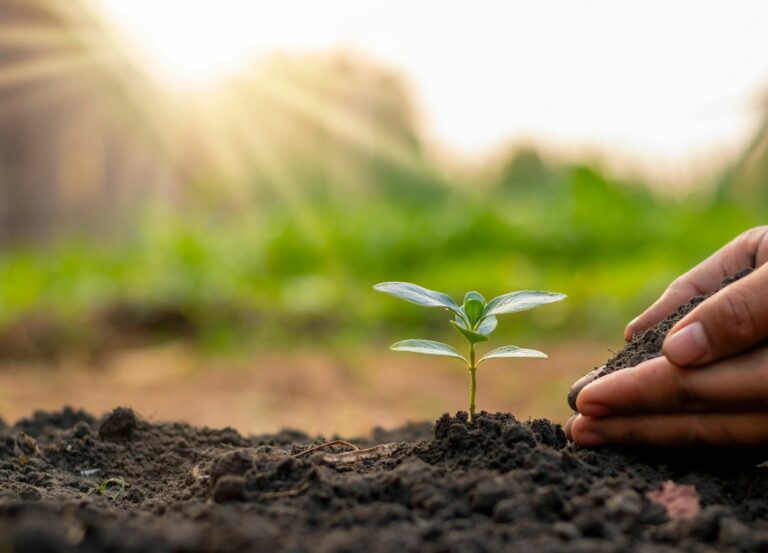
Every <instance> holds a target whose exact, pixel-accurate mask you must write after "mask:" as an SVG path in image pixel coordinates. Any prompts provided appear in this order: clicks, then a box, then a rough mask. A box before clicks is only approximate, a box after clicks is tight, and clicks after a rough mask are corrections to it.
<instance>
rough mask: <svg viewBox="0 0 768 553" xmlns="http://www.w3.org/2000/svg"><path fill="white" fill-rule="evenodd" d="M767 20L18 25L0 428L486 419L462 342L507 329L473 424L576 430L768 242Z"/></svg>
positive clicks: (628, 15) (387, 8)
mask: <svg viewBox="0 0 768 553" xmlns="http://www.w3.org/2000/svg"><path fill="white" fill-rule="evenodd" d="M766 28H768V5H766V4H765V3H763V2H759V1H744V2H739V3H737V4H733V3H727V2H701V1H696V2H694V1H690V2H675V3H672V4H670V3H668V2H660V1H658V2H657V1H651V2H643V3H641V4H638V3H630V2H614V1H610V0H600V1H585V2H578V3H574V2H569V1H567V0H548V1H544V2H542V1H536V2H534V1H532V0H531V1H517V2H491V1H485V0H475V1H473V2H467V1H460V2H451V3H445V2H437V1H433V0H422V1H420V2H406V1H404V0H371V1H367V2H356V1H353V0H337V1H331V0H322V1H318V0H294V1H287V0H286V1H284V2H265V1H261V0H258V1H253V0H250V1H246V0H242V1H234V0H217V1H215V2H214V1H212V0H211V1H209V0H199V1H197V2H185V1H183V0H178V1H177V0H152V1H150V0H67V1H66V2H64V1H61V0H0V417H3V418H5V419H6V420H8V421H11V420H14V419H16V418H18V417H21V416H26V415H28V414H30V413H31V412H32V411H33V410H35V409H38V408H48V409H50V408H59V407H61V406H62V405H65V404H71V405H75V406H77V407H84V408H87V409H90V410H93V411H95V412H101V411H104V410H106V409H109V408H112V407H114V406H116V405H131V406H133V407H134V408H136V409H137V410H138V411H139V412H140V413H141V414H142V415H143V416H145V417H147V418H152V419H156V420H179V419H182V420H187V421H190V422H193V423H195V424H208V425H215V426H226V425H231V426H234V427H236V428H238V429H239V430H242V431H244V432H262V431H271V430H276V429H278V428H280V427H283V426H292V427H298V428H302V429H304V430H307V431H310V432H322V433H326V434H332V433H334V432H340V433H344V434H346V435H350V434H356V433H357V434H359V433H364V432H367V431H368V430H369V429H370V428H371V427H373V426H375V425H381V426H385V427H387V426H394V425H397V424H400V423H403V422H405V421H407V420H424V419H433V418H436V417H437V416H439V415H440V414H441V413H443V412H444V411H449V410H450V411H455V410H458V409H466V405H467V395H468V376H467V374H466V371H465V370H464V369H462V367H461V366H459V365H458V364H454V363H452V361H451V360H441V359H437V358H424V357H419V356H415V355H413V356H412V355H409V354H402V353H393V352H390V351H388V350H387V346H388V345H389V344H390V343H392V342H394V341H397V340H400V339H404V338H430V339H440V340H445V341H449V342H451V343H454V344H456V345H458V344H460V338H459V337H458V335H454V334H452V329H451V328H450V327H449V326H448V325H447V317H446V315H445V313H444V312H440V311H437V310H425V309H423V308H419V307H416V306H413V305H410V304H407V303H404V302H401V301H398V300H396V299H394V298H390V297H388V296H383V295H381V294H376V293H375V292H373V291H372V289H371V285H373V284H374V283H376V282H379V281H383V280H407V281H412V282H416V283H419V284H421V285H423V286H426V287H428V288H432V289H437V290H440V291H444V292H446V293H449V294H451V295H453V296H454V297H455V298H456V299H460V298H461V297H462V296H463V294H464V292H465V291H467V290H479V291H481V292H482V293H484V294H485V295H486V297H492V296H494V295H497V294H501V293H504V292H507V291H510V290H516V289H545V290H553V291H558V292H563V293H565V294H568V296H569V299H568V300H567V301H566V302H562V303H558V304H555V305H551V306H547V307H543V308H541V309H540V310H536V311H531V312H526V313H521V314H519V315H511V316H507V317H505V318H503V319H502V320H501V322H500V325H499V330H498V331H497V342H496V344H497V345H502V344H506V343H512V344H517V345H520V346H525V347H532V348H536V349H541V350H544V351H547V352H548V353H549V354H550V359H549V360H547V361H536V360H533V361H528V360H520V361H517V360H508V361H493V362H489V363H488V364H487V365H485V366H483V368H482V370H481V371H480V373H479V375H478V379H479V395H478V403H479V407H480V408H481V409H487V410H506V411H512V412H513V413H514V414H515V415H516V416H518V418H521V419H527V418H528V417H534V418H537V417H549V418H553V419H555V420H560V421H562V420H564V418H565V417H566V416H567V414H568V413H567V411H568V409H567V406H566V404H565V400H564V397H565V393H566V392H567V389H568V386H569V384H570V383H571V382H572V381H573V380H574V379H575V378H577V377H579V376H580V375H581V374H583V373H584V372H586V371H587V370H590V369H591V368H593V367H595V366H597V365H600V364H602V363H603V362H604V361H605V360H606V359H607V358H608V357H609V356H610V355H611V351H612V350H613V351H615V350H617V349H619V348H620V347H621V346H622V338H621V336H622V330H623V327H624V325H625V323H626V322H627V321H628V320H629V319H631V318H632V317H633V316H634V315H636V314H637V313H638V312H639V311H640V310H641V309H642V308H643V307H645V306H646V305H647V304H648V303H650V302H651V301H652V300H653V299H655V297H656V296H657V295H658V294H659V293H660V292H661V291H662V290H663V289H664V287H665V286H666V284H667V283H668V282H669V281H670V280H672V279H673V278H674V277H675V276H677V275H678V274H680V273H681V272H683V271H685V270H686V269H688V268H689V267H691V266H692V265H693V264H695V263H697V262H698V261H700V260H701V259H703V258H704V257H706V256H707V255H709V254H710V253H712V252H713V251H714V250H715V249H716V248H718V247H720V246H721V245H722V244H724V243H725V242H727V241H728V240H729V239H731V238H732V237H734V236H735V235H736V234H738V233H739V232H741V231H743V230H745V229H747V228H749V227H752V226H755V225H758V224H761V223H763V222H765V221H766V220H767V219H766V215H767V214H768V111H767V110H766V108H768V56H766V55H765V52H768V33H765V29H766Z"/></svg>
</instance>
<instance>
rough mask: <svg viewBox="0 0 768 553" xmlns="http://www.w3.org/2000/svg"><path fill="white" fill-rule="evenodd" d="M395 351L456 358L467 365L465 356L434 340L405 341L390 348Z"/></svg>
mask: <svg viewBox="0 0 768 553" xmlns="http://www.w3.org/2000/svg"><path fill="white" fill-rule="evenodd" d="M389 349H391V350H394V351H412V352H414V353H423V354H424V355H441V356H443V357H455V358H457V359H461V360H462V361H464V362H465V363H466V362H467V360H466V359H464V356H463V355H461V354H460V353H459V352H458V351H456V350H455V349H453V348H452V347H451V346H449V345H448V344H443V343H441V342H433V341H432V340H403V341H402V342H397V343H396V344H392V345H391V346H389Z"/></svg>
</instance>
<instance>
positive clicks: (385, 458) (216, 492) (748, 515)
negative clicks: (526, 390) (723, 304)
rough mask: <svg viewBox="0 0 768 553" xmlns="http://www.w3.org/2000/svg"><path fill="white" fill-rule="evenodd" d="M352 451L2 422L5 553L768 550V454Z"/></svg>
mask: <svg viewBox="0 0 768 553" xmlns="http://www.w3.org/2000/svg"><path fill="white" fill-rule="evenodd" d="M700 301H701V299H696V300H694V302H692V303H691V304H689V305H688V306H685V307H683V308H681V310H680V311H678V313H676V314H675V315H674V317H678V318H679V317H682V316H683V314H684V313H685V312H686V310H690V309H691V308H692V307H693V306H695V305H696V304H697V303H698V302H700ZM671 324H673V322H672V319H669V320H667V321H665V322H664V323H662V325H661V326H659V327H656V328H655V329H651V330H649V331H647V332H646V333H644V334H643V336H642V337H637V338H636V340H633V342H632V343H630V344H628V346H627V348H626V349H625V350H623V351H622V352H620V353H619V354H618V355H616V356H615V357H614V359H612V360H611V361H610V362H609V365H610V367H611V368H612V369H613V370H617V369H619V368H621V366H622V364H630V363H631V364H635V363H637V360H638V359H641V358H643V356H653V355H654V353H653V352H654V351H655V352H656V353H655V355H658V348H659V347H660V340H661V339H663V333H664V332H665V329H668V328H669V327H671ZM664 325H667V326H664ZM654 348H656V349H654ZM626 366H628V365H626ZM330 440H331V442H335V441H336V440H338V438H336V437H333V438H330ZM350 442H351V443H350ZM350 442H336V443H335V445H329V443H330V442H329V441H328V440H326V439H325V438H323V437H314V438H312V437H310V436H307V435H306V434H304V433H302V432H299V431H292V430H284V431H282V432H280V433H277V434H270V435H260V436H249V437H246V436H242V435H241V434H239V433H238V432H237V431H235V430H233V429H231V428H224V429H220V430H214V429H210V428H195V427H193V426H190V425H187V424H180V423H167V424H157V423H152V422H149V421H146V420H143V419H142V418H140V417H138V416H137V415H136V414H135V413H134V412H133V411H132V410H131V409H127V408H118V409H115V410H113V411H112V412H110V413H108V414H106V415H105V416H103V417H101V418H100V419H97V418H96V417H94V416H92V415H90V414H88V413H86V412H83V411H76V410H73V409H65V410H63V411H59V412H53V413H48V412H38V413H36V414H35V415H34V416H32V417H31V418H27V419H22V420H20V421H18V422H16V423H15V424H13V425H11V426H8V425H6V424H5V423H3V422H2V421H0V552H3V553H5V552H15V553H26V552H49V551H50V552H68V551H73V552H98V551H111V552H134V551H148V552H158V553H159V552H189V553H194V552H208V551H211V552H212V551H217V552H218V551H221V552H229V551H232V552H235V551H269V552H278V553H279V552H291V553H304V552H307V553H309V552H328V553H331V552H339V553H342V552H355V551H366V553H378V552H391V551H398V552H403V553H407V552H427V553H429V552H434V553H438V552H440V553H442V552H453V551H456V552H478V553H483V552H495V551H512V552H516V551H520V552H531V551H536V552H549V551H553V552H555V551H558V552H559V551H569V552H580V551H583V552H589V553H601V552H627V551H629V552H651V551H653V552H656V551H660V552H673V551H690V552H696V553H704V552H709V551H768V473H766V471H767V470H768V468H766V466H764V465H762V464H761V462H762V461H765V460H766V459H768V451H757V450H748V451H747V450H745V451H734V450H728V451H720V452H718V451H708V452H707V453H706V455H702V453H701V451H659V450H654V451H644V452H643V451H633V450H628V449H618V448H601V449H593V450H590V449H585V448H580V447H578V446H574V445H573V444H568V443H567V442H566V439H565V435H564V433H563V430H562V428H561V427H560V426H559V425H558V424H553V423H552V422H550V421H548V420H545V419H539V420H530V421H518V420H516V419H515V418H514V417H513V416H512V415H510V414H508V413H495V414H489V413H485V412H482V413H480V414H479V415H478V416H477V417H476V418H475V419H474V420H473V421H471V422H470V421H468V420H467V415H466V413H463V412H459V413H457V414H456V415H454V416H449V415H447V414H446V415H443V416H442V417H441V418H440V419H438V420H437V421H436V422H435V423H434V424H429V423H422V424H411V425H408V426H405V427H402V428H398V429H395V430H389V431H385V430H382V429H378V430H376V431H374V432H373V434H372V435H371V436H369V437H366V438H362V439H354V440H350ZM354 448H358V450H357V451H354V450H353V449H354Z"/></svg>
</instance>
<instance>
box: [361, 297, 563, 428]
mask: <svg viewBox="0 0 768 553" xmlns="http://www.w3.org/2000/svg"><path fill="white" fill-rule="evenodd" d="M373 288H374V290H377V291H379V292H384V293H385V294H389V295H391V296H395V297H397V298H401V299H404V300H405V301H408V302H411V303H415V304H416V305H423V306H425V307H441V308H444V309H447V310H448V311H450V312H451V313H452V314H453V319H452V320H451V321H450V322H451V325H453V328H454V329H456V331H457V332H458V333H459V334H461V335H462V336H463V337H464V339H465V340H466V341H467V343H468V351H467V355H466V357H465V356H464V355H462V354H461V353H459V352H458V351H456V350H455V349H454V348H453V347H451V346H449V345H448V344H443V343H441V342H434V341H432V340H403V341H401V342H397V343H395V344H392V345H391V346H390V349H392V350H395V351H410V352H414V353H421V354H424V355H439V356H442V357H455V358H456V359H461V360H462V361H464V363H465V364H466V365H467V368H468V369H469V375H470V378H471V382H470V388H469V416H470V419H473V418H474V417H475V397H476V395H477V368H478V367H479V366H480V364H481V363H482V362H483V361H486V360H487V359H497V358H501V357H533V358H539V359H546V358H547V355H546V354H545V353H542V352H540V351H536V350H534V349H524V348H520V347H517V346H501V347H498V348H496V349H493V350H491V351H489V352H488V353H486V354H485V355H483V356H482V357H480V358H479V359H478V357H477V351H476V350H475V346H476V345H477V344H478V343H480V342H485V341H487V340H488V339H489V337H490V335H491V333H492V332H493V331H494V330H495V329H496V325H497V324H498V319H497V315H504V314H506V313H517V312H519V311H527V310H528V309H533V308H534V307H538V306H540V305H545V304H548V303H553V302H556V301H560V300H563V299H565V298H566V296H565V295H564V294H558V293H555V292H542V291H539V290H519V291H517V292H509V293H508V294H504V295H501V296H498V297H496V298H493V299H492V300H491V301H489V302H486V301H485V298H484V297H483V296H482V295H481V294H480V293H479V292H467V293H466V295H465V296H464V303H463V304H462V305H459V304H457V303H456V302H455V301H454V300H453V298H451V297H450V296H448V295H446V294H443V293H442V292H435V291H433V290H428V289H426V288H422V287H421V286H418V285H416V284H411V283H410V282H382V283H379V284H377V285H375V286H374V287H373Z"/></svg>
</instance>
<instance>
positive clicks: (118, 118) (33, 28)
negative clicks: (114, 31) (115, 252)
mask: <svg viewBox="0 0 768 553" xmlns="http://www.w3.org/2000/svg"><path fill="white" fill-rule="evenodd" d="M152 96H153V91H152V88H151V86H150V83H149V81H148V80H147V79H145V78H142V77H141V76H140V75H139V74H138V72H137V71H136V70H135V69H134V68H133V67H132V66H131V64H130V62H129V60H128V59H127V57H125V56H123V55H122V54H121V52H120V50H119V48H117V46H116V44H114V43H113V42H112V40H111V39H110V36H109V34H108V33H107V31H106V30H105V29H104V28H103V27H101V26H100V24H99V22H98V21H96V20H95V19H94V18H93V17H91V15H90V13H89V11H88V9H87V8H86V7H85V5H84V4H83V3H81V2H80V1H78V0H68V1H67V2H60V1H57V0H0V245H3V244H6V245H7V244H11V243H24V242H36V241H43V240H46V239H48V238H50V237H51V236H52V235H53V234H55V233H57V232H59V231H62V230H69V231H76V232H86V231H88V230H94V229H101V230H103V229H105V228H109V227H110V226H112V225H114V223H115V222H116V221H118V220H119V219H120V215H121V214H124V213H126V212H128V211H130V209H131V208H132V206H134V205H135V204H137V203H138V202H140V201H143V198H145V197H146V195H147V194H148V193H149V192H150V191H154V190H157V189H158V188H159V187H162V186H163V184H164V183H169V182H170V181H171V180H172V179H171V178H170V174H171V172H170V167H169V166H168V165H167V164H166V163H165V161H164V159H163V158H162V156H160V155H159V154H158V153H157V152H158V148H157V136H156V135H155V134H154V129H153V125H152V123H151V117H150V114H149V112H148V111H147V110H145V109H143V108H142V104H143V103H145V102H150V101H152V100H151V98H152Z"/></svg>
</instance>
